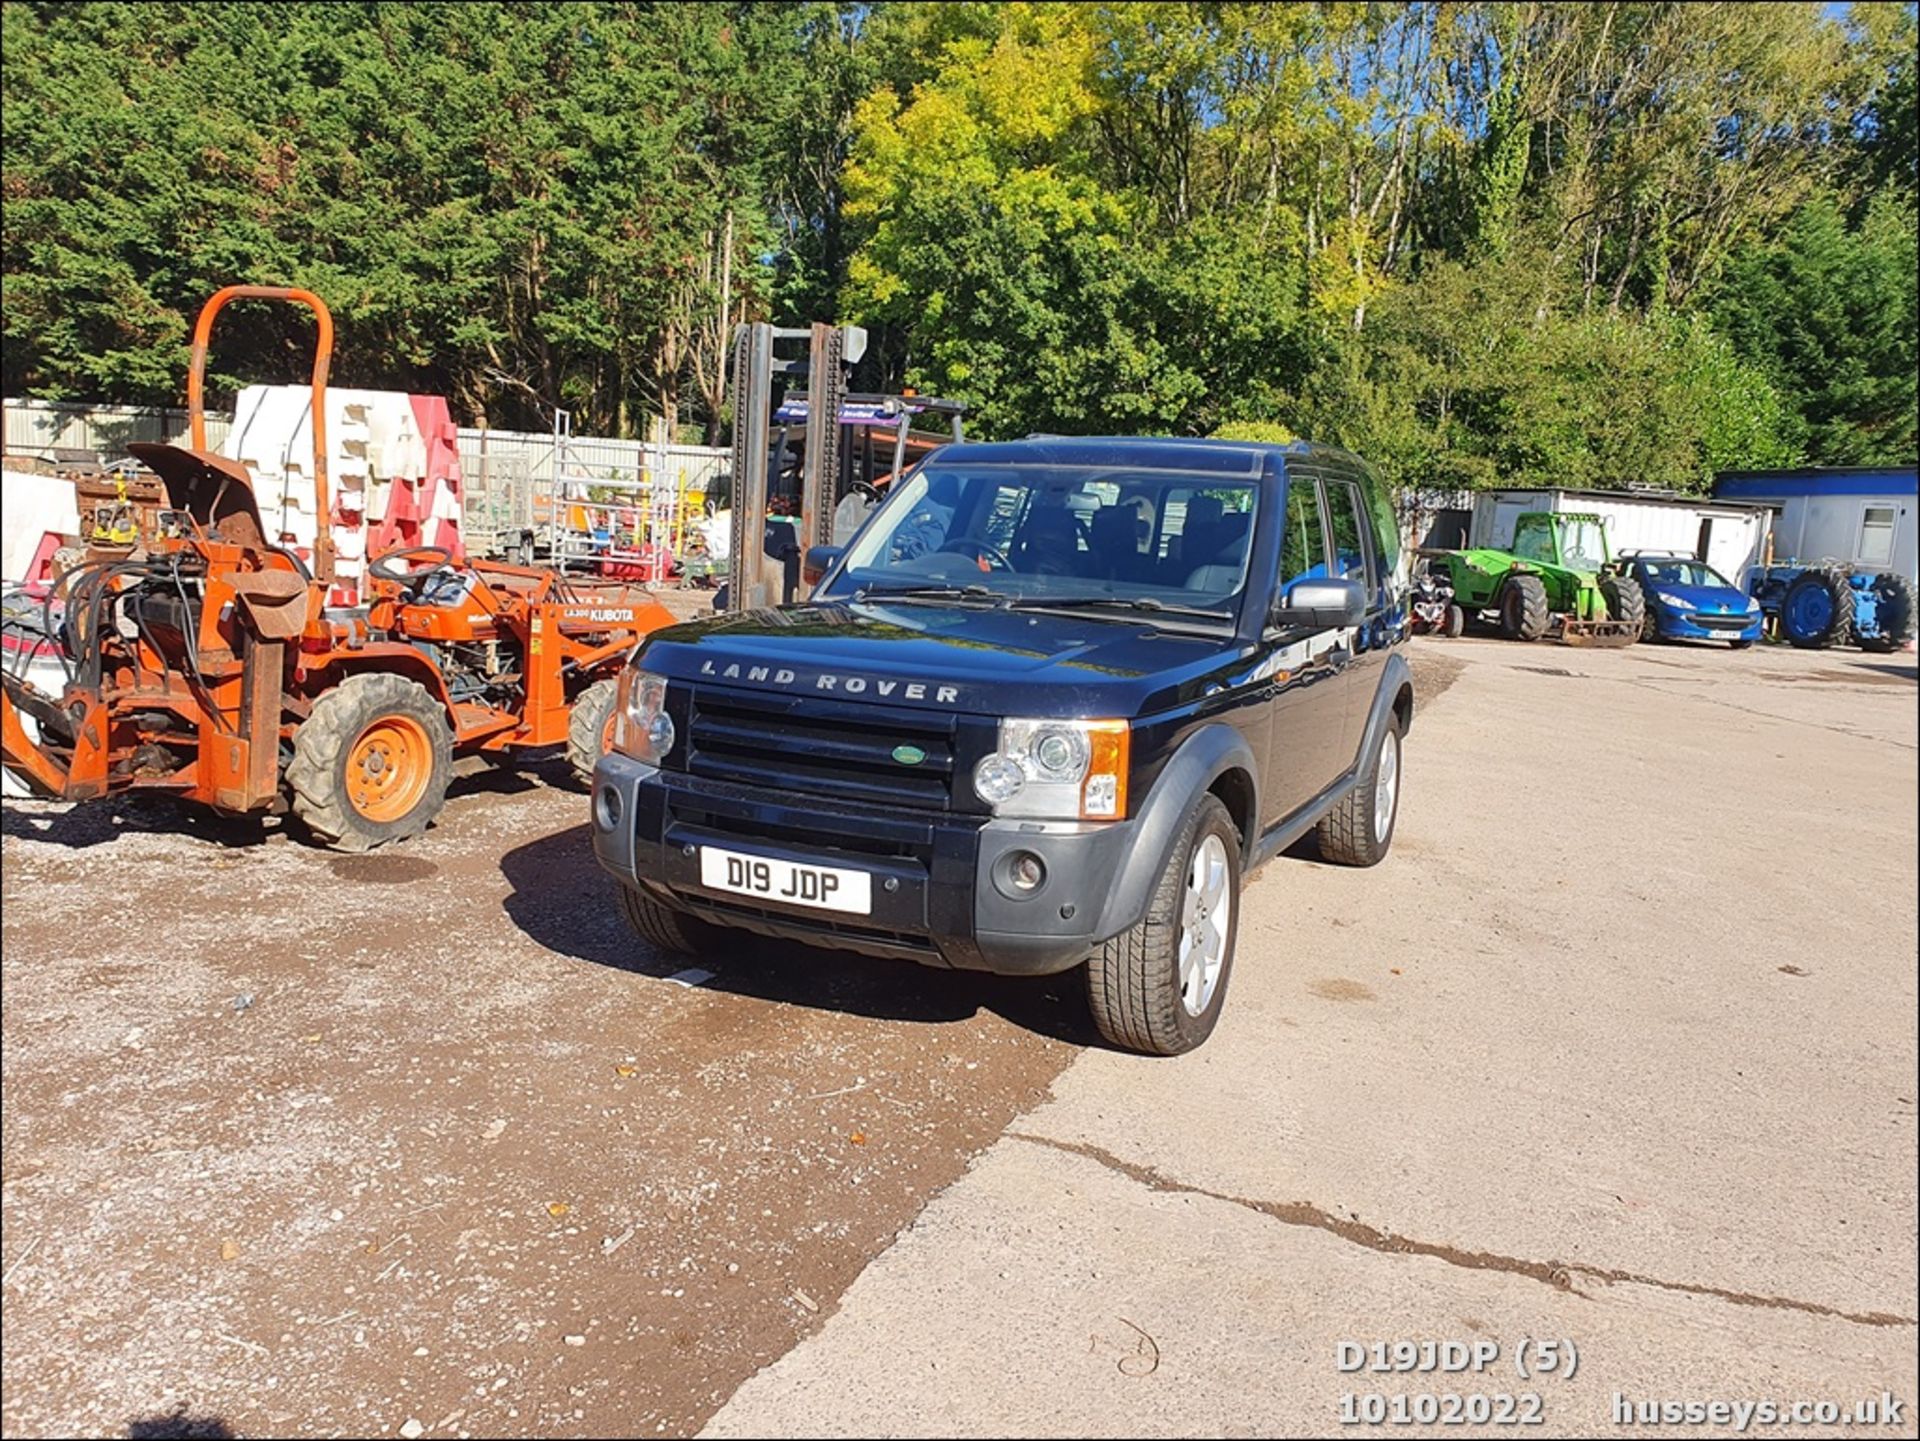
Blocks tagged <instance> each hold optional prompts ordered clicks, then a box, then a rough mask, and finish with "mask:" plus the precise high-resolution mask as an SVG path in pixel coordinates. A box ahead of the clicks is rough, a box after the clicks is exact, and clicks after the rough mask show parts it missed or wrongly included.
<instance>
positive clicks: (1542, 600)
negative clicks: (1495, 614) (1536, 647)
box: [1500, 572, 1552, 640]
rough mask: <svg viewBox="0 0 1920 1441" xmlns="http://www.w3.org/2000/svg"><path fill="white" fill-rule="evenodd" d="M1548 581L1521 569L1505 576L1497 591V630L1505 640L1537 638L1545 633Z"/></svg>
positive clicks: (1550, 616)
mask: <svg viewBox="0 0 1920 1441" xmlns="http://www.w3.org/2000/svg"><path fill="white" fill-rule="evenodd" d="M1551 618H1552V612H1551V611H1549V610H1548V609H1547V584H1546V582H1545V581H1543V580H1541V579H1540V577H1539V576H1537V575H1531V574H1527V573H1525V572H1521V573H1518V574H1514V575H1510V576H1508V577H1507V583H1506V586H1505V587H1504V588H1503V589H1502V590H1501V592H1500V633H1501V634H1502V635H1504V636H1505V637H1506V638H1507V639H1508V640H1538V639H1540V637H1541V636H1543V635H1545V634H1546V633H1547V625H1548V623H1549V621H1550V620H1551Z"/></svg>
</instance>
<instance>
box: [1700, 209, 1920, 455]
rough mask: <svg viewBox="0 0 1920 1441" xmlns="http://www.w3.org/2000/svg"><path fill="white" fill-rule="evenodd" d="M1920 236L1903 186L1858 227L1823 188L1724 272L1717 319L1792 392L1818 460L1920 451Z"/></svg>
mask: <svg viewBox="0 0 1920 1441" xmlns="http://www.w3.org/2000/svg"><path fill="white" fill-rule="evenodd" d="M1917 240H1920V232H1917V231H1916V225H1915V217H1914V212H1913V209H1912V202H1911V200H1909V199H1904V198H1902V196H1901V195H1900V194H1899V193H1898V192H1897V191H1892V190H1889V191H1885V192H1882V193H1881V194H1880V195H1879V197H1878V198H1877V199H1876V200H1875V201H1874V202H1873V203H1872V204H1871V205H1870V206H1869V208H1868V210H1867V213H1866V215H1865V216H1864V217H1863V219H1862V221H1861V223H1860V224H1859V225H1858V226H1855V227H1850V226H1849V225H1848V224H1847V222H1846V219H1845V217H1844V216H1843V215H1842V214H1841V211H1840V207H1839V205H1838V203H1837V202H1835V201H1834V200H1832V199H1821V200H1818V201H1815V202H1813V203H1811V204H1809V205H1807V206H1806V207H1804V208H1803V209H1802V210H1801V211H1800V212H1799V213H1798V214H1797V215H1795V216H1794V217H1793V220H1792V222H1791V223H1790V224H1789V225H1788V226H1787V227H1786V230H1785V232H1784V233H1783V234H1782V235H1781V237H1780V239H1779V240H1778V241H1777V242H1776V243H1775V244H1773V245H1770V246H1767V247H1765V248H1762V249H1757V250H1755V251H1754V252H1753V253H1752V254H1750V255H1748V256H1745V257H1743V258H1742V259H1741V260H1740V261H1739V262H1738V263H1737V264H1736V265H1735V266H1734V267H1733V268H1732V271H1731V273H1730V274H1729V275H1728V277H1727V281H1726V284H1725V286H1724V287H1723V289H1722V291H1721V294H1720V297H1719V300H1718V303H1717V304H1716V306H1715V311H1714V314H1715V319H1716V321H1717V323H1718V324H1719V326H1720V327H1721V329H1722V330H1723V331H1724V332H1725V333H1726V335H1727V336H1728V337H1729V339H1730V340H1731V342H1732V344H1733V347H1734V349H1735V350H1736V351H1737V352H1738V353H1739V354H1740V355H1741V356H1743V357H1744V358H1746V359H1747V360H1748V361H1750V362H1751V363H1752V364H1754V365H1756V366H1758V367H1759V368H1760V369H1761V370H1763V371H1764V372H1765V373H1766V374H1767V375H1768V376H1770V377H1771V378H1772V380H1773V382H1774V384H1776V385H1777V386H1778V387H1779V388H1780V390H1781V391H1782V392H1783V394H1785V396H1786V397H1787V398H1788V400H1789V402H1790V404H1791V405H1792V406H1793V407H1794V409H1795V410H1796V411H1797V412H1798V414H1799V416H1800V418H1801V424H1802V426H1803V427H1804V431H1805V437H1806V439H1805V444H1806V451H1807V455H1808V457H1809V458H1810V459H1812V460H1814V461H1816V462H1818V463H1820V464H1823V465H1871V464H1898V463H1901V462H1908V463H1910V462H1911V461H1912V460H1913V458H1914V452H1915V448H1916V437H1915V408H1916V405H1917V404H1920V395H1916V385H1915V375H1916V364H1917V363H1920V357H1917V356H1916V353H1915V341H1914V336H1915V328H1914V315H1915V310H1916V296H1915V273H1916V268H1920V243H1917Z"/></svg>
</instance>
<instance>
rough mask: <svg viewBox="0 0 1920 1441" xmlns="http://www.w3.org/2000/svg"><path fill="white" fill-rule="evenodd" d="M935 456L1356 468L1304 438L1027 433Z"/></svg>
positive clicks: (1177, 466) (1234, 470) (1190, 466)
mask: <svg viewBox="0 0 1920 1441" xmlns="http://www.w3.org/2000/svg"><path fill="white" fill-rule="evenodd" d="M938 456H939V458H940V460H941V461H943V462H945V463H949V464H958V465H1059V466H1086V467H1090V468H1092V467H1104V466H1131V467H1134V468H1137V469H1140V470H1185V471H1200V472H1205V473H1207V474H1212V475H1244V476H1257V475H1259V474H1260V473H1261V471H1262V470H1263V469H1264V468H1265V465H1266V463H1267V462H1268V460H1269V459H1271V460H1272V461H1274V462H1275V463H1276V466H1284V465H1285V463H1286V462H1287V461H1289V460H1302V459H1305V458H1307V457H1309V456H1312V457H1317V458H1325V459H1332V460H1342V461H1345V462H1347V463H1349V464H1352V465H1355V466H1356V467H1357V466H1358V464H1359V462H1358V461H1357V460H1355V459H1354V457H1352V456H1350V455H1348V454H1347V452H1345V451H1343V450H1339V449H1337V448H1335V447H1333V446H1330V445H1316V444H1313V443H1312V442H1310V441H1304V440H1296V441H1292V442H1290V443H1288V444H1286V445H1277V444H1273V443H1270V442H1266V441H1252V440H1211V439H1200V438H1193V439H1185V438H1180V437H1173V436H1164V435H1097V436H1096V435H1032V436H1028V437H1027V438H1026V439H1025V440H997V441H955V442H954V443H953V444H951V445H946V446H942V447H941V448H940V450H939V451H938Z"/></svg>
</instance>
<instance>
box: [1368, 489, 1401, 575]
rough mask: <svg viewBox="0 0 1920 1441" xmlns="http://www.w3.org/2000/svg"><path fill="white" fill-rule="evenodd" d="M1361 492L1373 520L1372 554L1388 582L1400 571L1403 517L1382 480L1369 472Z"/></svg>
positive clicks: (1381, 573)
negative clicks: (1397, 510)
mask: <svg viewBox="0 0 1920 1441" xmlns="http://www.w3.org/2000/svg"><path fill="white" fill-rule="evenodd" d="M1361 492H1362V494H1363V495H1364V496H1365V497H1366V504H1367V514H1368V515H1370V516H1371V517H1372V518H1373V553H1374V556H1375V557H1376V558H1377V559H1378V560H1379V562H1380V578H1381V579H1382V580H1388V579H1391V578H1392V577H1393V576H1395V575H1396V574H1398V573H1399V569H1400V517H1399V516H1398V515H1397V514H1396V513H1395V512H1394V508H1393V499H1392V497H1391V496H1389V495H1388V494H1387V488H1386V487H1385V486H1384V485H1382V484H1381V483H1380V477H1379V476H1377V475H1375V474H1374V473H1373V472H1372V471H1370V470H1369V471H1367V472H1366V480H1365V482H1364V483H1363V484H1362V486H1361Z"/></svg>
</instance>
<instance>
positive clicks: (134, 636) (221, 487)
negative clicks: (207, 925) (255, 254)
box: [0, 285, 674, 851]
mask: <svg viewBox="0 0 1920 1441" xmlns="http://www.w3.org/2000/svg"><path fill="white" fill-rule="evenodd" d="M242 297H246V298H255V299H267V300H288V301H295V302H299V303H302V304H305V305H307V306H310V307H311V308H312V310H313V312H314V315H315V317H316V318H317V320H318V322H319V336H318V344H317V347H316V351H315V358H314V366H313V412H312V428H313V449H314V484H315V487H316V491H317V494H316V514H317V515H318V516H319V517H320V522H319V528H318V535H317V538H316V540H315V543H314V546H313V551H312V557H313V564H312V567H311V569H309V567H308V566H307V565H306V563H305V562H304V561H303V560H302V559H301V557H300V556H299V555H298V554H297V553H296V552H295V551H293V550H292V549H290V548H287V547H285V546H283V545H280V544H276V543H275V542H274V541H273V540H270V539H269V538H268V537H267V536H266V535H265V534H264V533H263V532H262V528H261V521H260V511H259V508H258V506H257V504H256V503H255V500H254V494H253V487H252V484H251V482H250V480H249V478H248V475H247V471H246V468H245V467H244V466H242V465H241V464H240V463H239V462H238V461H234V460H229V459H228V458H226V457H225V456H221V455H217V454H214V453H213V452H211V451H209V450H208V449H207V446H206V418H205V413H204V409H203V406H202V389H203V383H204V378H205V369H206V358H207V342H208V338H209V335H210V333H211V331H212V327H213V319H214V316H215V315H216V314H218V313H219V311H220V309H221V307H222V306H224V305H225V304H226V303H227V302H228V301H229V300H233V299H236V298H242ZM332 348H333V321H332V318H331V316H329V315H328V313H327V308H326V306H325V305H324V304H322V303H321V301H320V299H319V297H318V296H315V295H313V294H311V293H309V292H307V291H304V290H290V289H281V288H276V287H266V286H252V285H236V286H229V287H227V288H226V289H224V290H222V291H220V292H219V293H218V294H216V295H215V296H214V297H213V298H212V299H211V300H209V301H208V302H207V304H206V306H205V308H204V309H202V311H201V312H200V318H199V322H198V324H197V325H196V326H195V328H194V337H193V362H192V368H191V371H190V373H189V376H188V382H187V404H188V410H189V414H190V417H191V422H190V423H191V426H192V435H191V439H192V445H191V446H174V445H154V444H144V443H143V444H136V445H133V446H131V447H130V449H131V451H132V452H133V454H134V456H135V458H136V459H138V460H139V461H140V462H141V463H142V464H144V465H146V466H147V467H148V468H149V469H151V470H152V471H153V472H154V473H155V474H156V475H157V476H159V478H160V481H161V484H162V485H163V486H164V487H165V491H166V508H165V509H163V510H162V511H161V512H160V514H159V516H158V518H157V522H156V524H155V526H154V528H153V533H152V534H151V535H147V536H143V537H141V539H140V542H139V543H138V544H136V545H135V546H134V547H133V548H132V550H131V552H130V553H129V552H121V553H118V554H114V555H108V556H105V557H101V558H98V559H93V560H90V561H87V562H86V563H83V564H81V565H79V566H76V567H75V568H73V569H70V570H68V571H67V572H66V573H65V574H64V575H62V577H61V578H60V581H59V583H58V585H57V587H56V589H55V591H54V592H53V593H52V594H51V595H50V596H49V597H48V598H47V601H46V604H45V609H44V615H45V629H46V630H47V631H48V632H49V633H50V634H52V635H53V636H55V637H56V639H57V641H58V650H59V653H60V655H61V659H62V664H63V665H64V666H65V667H66V671H67V677H68V678H67V684H66V687H65V690H64V693H63V694H61V695H59V696H51V695H48V694H46V693H44V692H43V691H40V690H38V689H36V688H35V687H34V686H32V685H31V684H29V683H28V682H26V681H25V680H23V679H20V678H18V677H15V676H13V675H5V676H4V690H3V692H0V763H4V765H5V766H6V767H7V769H9V770H10V771H12V772H14V773H15V774H16V775H17V776H18V777H19V778H20V779H22V780H24V781H25V782H26V783H27V785H28V786H29V787H30V788H31V789H32V790H33V791H34V793H35V794H38V795H43V796H49V797H53V798H55V799H64V800H88V799H92V798H95V797H98V796H105V795H113V794H117V793H120V792H122V791H128V790H142V791H148V792H160V793H168V794H172V795H175V796H179V797H181V798H184V799H186V800H190V801H197V802H200V803H202V804H205V805H209V806H212V807H214V808H215V809H217V810H220V811H224V812H228V813H238V814H245V813H249V812H281V811H287V810H291V811H292V813H293V814H294V815H295V816H297V817H299V818H300V820H302V821H303V822H304V823H305V824H306V826H307V828H308V829H309V830H310V831H311V832H312V833H313V835H314V837H315V838H316V839H317V840H319V841H320V842H322V843H323V844H326V845H331V846H334V847H337V848H339V849H341V850H350V851H364V850H368V849H371V848H372V847H374V846H378V845H381V844H383V843H385V842H387V841H393V840H400V839H403V838H405V837H408V836H412V835H416V834H418V833H419V832H421V831H423V830H425V829H426V828H427V826H428V825H429V824H430V823H431V822H432V821H433V819H434V817H435V816H436V815H437V814H438V813H439V811H440V808H441V806H442V804H443V803H444V802H445V799H446V793H447V783H448V781H449V779H450V778H451V771H452V766H453V758H454V756H455V755H456V754H463V753H476V752H488V753H496V754H497V753H502V752H508V751H511V750H515V749H518V748H532V747H541V746H551V745H560V744H565V745H566V746H567V749H568V755H569V758H570V760H571V761H572V763H573V766H574V768H575V769H576V770H577V771H579V772H580V773H581V774H583V775H586V774H590V773H591V772H592V769H593V764H594V761H595V760H596V759H597V758H598V756H599V754H600V751H601V750H602V749H603V748H604V746H605V744H606V741H607V737H608V735H609V734H610V732H611V729H612V724H613V714H614V701H615V677H616V676H617V675H618V674H619V671H620V668H621V665H622V663H623V662H624V661H625V660H626V657H627V654H628V653H629V652H630V651H631V650H632V649H633V647H634V646H635V645H636V644H637V643H638V642H639V640H640V638H641V637H642V636H643V635H645V634H646V633H647V632H649V631H652V630H656V629H658V628H659V627H661V626H664V625H671V624H673V620H674V618H673V616H672V615H671V614H670V613H669V612H668V611H667V610H666V609H665V607H663V606H661V605H660V604H659V603H658V602H657V601H655V600H654V599H653V598H652V597H651V596H650V595H649V594H648V593H647V592H646V591H645V590H643V589H639V588H637V587H631V586H627V585H623V584H620V583H618V582H605V581H600V582H596V581H583V580H575V579H569V578H566V577H562V576H558V575H555V574H553V573H552V572H549V571H543V570H535V569H530V568H527V567H523V566H512V565H496V564H490V563H486V562H470V563H467V564H462V565H455V564H453V563H452V562H451V557H450V556H449V554H448V552H447V551H445V550H442V549H438V548H435V547H423V548H418V549H412V550H402V551H391V552H389V553H387V554H386V555H383V556H381V557H379V558H378V559H377V560H375V561H374V562H373V563H372V564H370V565H369V566H368V568H367V577H368V581H369V584H368V586H367V587H366V589H365V590H363V591H362V592H361V594H360V596H359V599H360V602H361V603H360V604H357V605H336V604H333V603H332V601H333V600H334V599H335V597H334V595H333V585H334V556H333V543H332V536H331V533H330V525H329V523H328V520H329V509H328V496H327V478H326V455H327V452H326V382H327V366H328V360H329V356H330V354H331V352H332ZM56 610H57V619H56ZM29 718H30V719H31V723H32V724H31V726H30V725H29V724H28V723H27V721H28V719H29Z"/></svg>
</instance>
